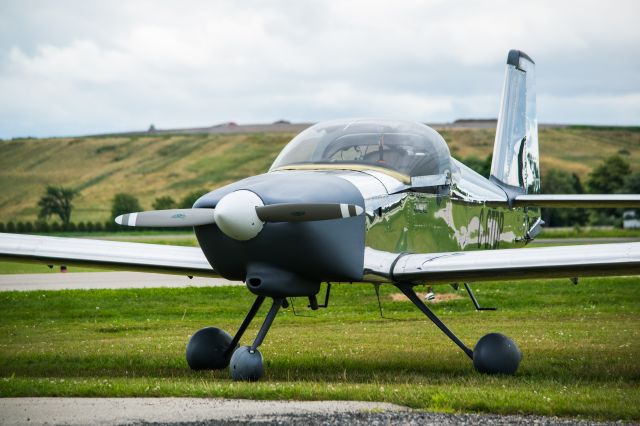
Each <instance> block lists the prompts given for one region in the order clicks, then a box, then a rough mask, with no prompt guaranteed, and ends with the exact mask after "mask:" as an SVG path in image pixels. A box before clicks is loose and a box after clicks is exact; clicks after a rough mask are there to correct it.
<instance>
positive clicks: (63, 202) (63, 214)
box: [38, 185, 77, 229]
mask: <svg viewBox="0 0 640 426" xmlns="http://www.w3.org/2000/svg"><path fill="white" fill-rule="evenodd" d="M76 194H77V192H76V191H75V190H73V189H71V188H64V187H62V186H58V187H56V186H51V185H49V186H47V189H45V192H44V195H43V196H42V197H40V201H38V206H39V207H40V212H39V213H38V218H40V219H45V220H48V219H49V217H51V216H52V215H57V216H58V217H59V218H60V220H61V221H62V226H63V228H65V229H66V228H67V227H68V226H69V222H70V221H71V210H72V209H73V205H72V204H71V201H72V200H73V197H75V195H76Z"/></svg>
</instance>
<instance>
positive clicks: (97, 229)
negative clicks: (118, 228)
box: [93, 222, 102, 232]
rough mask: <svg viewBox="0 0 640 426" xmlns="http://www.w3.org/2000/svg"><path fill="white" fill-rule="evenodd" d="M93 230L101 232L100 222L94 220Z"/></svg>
mask: <svg viewBox="0 0 640 426" xmlns="http://www.w3.org/2000/svg"><path fill="white" fill-rule="evenodd" d="M93 231H94V232H101V231H102V223H100V222H96V223H94V224H93Z"/></svg>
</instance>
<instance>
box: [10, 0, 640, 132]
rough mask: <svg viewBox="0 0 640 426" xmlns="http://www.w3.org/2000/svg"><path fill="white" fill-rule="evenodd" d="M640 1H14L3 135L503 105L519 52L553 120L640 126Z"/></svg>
mask: <svg viewBox="0 0 640 426" xmlns="http://www.w3.org/2000/svg"><path fill="white" fill-rule="evenodd" d="M639 17H640V2H638V1H602V0H598V1H590V0H580V1H559V0H554V1H546V0H542V1H535V2H534V1H531V2H525V1H519V0H510V1H500V0H495V1H494V0H492V1H486V0H485V1H482V2H479V1H452V0H450V1H444V0H442V1H439V0H437V1H425V0H422V1H403V0H395V1H373V0H368V1H349V0H343V1H337V0H336V1H320V0H318V1H314V0H309V1H283V0H272V1H258V0H255V1H254V0H245V1H233V0H229V1H223V0H207V1H196V0H182V1H146V0H130V1H88V0H79V1H75V0H56V1H54V0H51V1H36V0H2V2H0V138H5V139H7V138H12V137H24V136H38V137H44V136H63V135H82V134H95V133H106V132H118V131H129V130H145V129H147V128H148V127H149V125H150V124H154V125H155V126H156V128H165V129H166V128H182V127H201V126H210V125H214V124H218V123H222V122H227V121H234V122H237V123H240V124H242V123H245V124H248V123H269V122H272V121H275V120H279V119H286V120H289V121H292V122H317V121H322V120H328V119H335V118H345V117H359V116H367V117H387V118H396V119H407V120H415V121H421V122H429V123H441V122H450V121H453V120H455V119H459V118H495V117H496V116H497V111H498V106H499V101H500V91H501V87H502V79H503V76H504V67H505V62H506V56H507V52H508V51H509V49H512V48H516V49H520V50H522V51H524V52H526V53H527V54H528V55H529V56H531V57H532V58H533V59H534V60H535V62H536V79H537V93H538V94H537V96H538V118H539V121H540V122H543V123H569V124H603V125H640V25H638V24H637V20H638V18H639Z"/></svg>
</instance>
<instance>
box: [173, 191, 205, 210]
mask: <svg viewBox="0 0 640 426" xmlns="http://www.w3.org/2000/svg"><path fill="white" fill-rule="evenodd" d="M207 192H209V191H207V190H206V189H198V190H197V191H193V192H192V193H190V194H187V195H186V196H185V197H184V198H183V199H182V200H180V205H179V207H180V208H181V209H190V208H191V207H193V204H194V203H195V202H196V201H197V200H198V198H200V197H202V196H203V195H204V194H206V193H207Z"/></svg>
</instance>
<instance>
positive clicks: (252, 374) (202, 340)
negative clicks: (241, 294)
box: [187, 296, 285, 381]
mask: <svg viewBox="0 0 640 426" xmlns="http://www.w3.org/2000/svg"><path fill="white" fill-rule="evenodd" d="M264 300H265V296H257V297H256V300H255V301H254V302H253V305H252V306H251V309H250V310H249V313H248V314H247V316H246V317H245V319H244V320H243V321H242V324H241V325H240V328H239V329H238V332H237V333H236V335H235V336H234V337H233V338H231V336H230V335H229V334H228V333H227V332H226V331H224V330H221V329H219V328H216V327H206V328H203V329H201V330H198V331H197V332H196V333H194V334H193V336H191V339H189V343H188V344H187V363H188V364H189V367H191V369H193V370H222V369H223V368H226V367H227V366H229V372H230V374H231V378H232V379H233V380H249V381H255V380H259V379H260V378H261V377H262V375H263V374H264V367H263V360H262V354H261V353H260V351H259V350H258V346H260V345H261V344H262V342H263V340H264V338H265V336H266V335H267V332H268V331H269V328H270V327H271V324H273V320H274V319H275V317H276V314H277V313H278V310H279V309H280V307H281V306H283V304H284V303H285V299H284V298H274V299H273V303H272V305H271V309H269V313H267V316H266V318H265V320H264V322H263V324H262V326H261V327H260V331H259V332H258V335H257V336H256V339H255V340H254V342H253V344H252V345H251V346H241V347H238V342H239V341H240V338H241V337H242V335H243V334H244V332H245V331H246V330H247V327H249V324H250V323H251V321H252V320H253V318H254V317H255V316H256V314H257V313H258V310H259V309H260V306H262V303H263V302H264Z"/></svg>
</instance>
